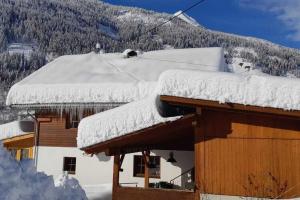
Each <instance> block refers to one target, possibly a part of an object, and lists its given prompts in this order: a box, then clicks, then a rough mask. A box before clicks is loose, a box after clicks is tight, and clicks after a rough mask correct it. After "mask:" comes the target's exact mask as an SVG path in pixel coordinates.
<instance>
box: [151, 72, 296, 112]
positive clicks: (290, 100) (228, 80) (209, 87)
mask: <svg viewBox="0 0 300 200" xmlns="http://www.w3.org/2000/svg"><path fill="white" fill-rule="evenodd" d="M157 90H158V93H159V94H160V95H170V96H178V97H186V98H193V99H203V100H212V101H218V102H220V103H225V102H230V103H238V104H244V105H253V106H260V107H273V108H281V109H285V110H300V80H299V79H296V78H285V77H272V76H258V75H239V74H232V73H226V72H204V71H196V70H170V71H167V72H164V73H163V74H162V75H161V77H160V80H159V83H158V89H157Z"/></svg>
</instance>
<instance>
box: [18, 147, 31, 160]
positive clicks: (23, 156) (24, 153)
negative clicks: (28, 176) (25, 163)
mask: <svg viewBox="0 0 300 200" xmlns="http://www.w3.org/2000/svg"><path fill="white" fill-rule="evenodd" d="M20 156H21V157H20V160H23V159H29V149H21V155H20Z"/></svg>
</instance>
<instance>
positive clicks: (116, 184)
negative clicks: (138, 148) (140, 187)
mask: <svg viewBox="0 0 300 200" xmlns="http://www.w3.org/2000/svg"><path fill="white" fill-rule="evenodd" d="M119 170H120V155H119V154H117V155H115V156H114V166H113V189H112V192H113V193H112V199H113V200H114V199H116V194H117V189H118V187H119V173H120V172H119Z"/></svg>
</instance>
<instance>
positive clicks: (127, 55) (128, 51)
mask: <svg viewBox="0 0 300 200" xmlns="http://www.w3.org/2000/svg"><path fill="white" fill-rule="evenodd" d="M137 55H138V54H137V52H136V51H134V50H132V49H126V50H125V51H124V52H123V56H124V58H131V57H136V56H137Z"/></svg>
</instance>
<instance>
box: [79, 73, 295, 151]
mask: <svg viewBox="0 0 300 200" xmlns="http://www.w3.org/2000/svg"><path fill="white" fill-rule="evenodd" d="M155 92H156V93H157V95H170V96H178V97H185V98H193V99H202V100H211V101H218V102H220V103H225V102H230V103H237V104H244V105H253V106H260V107H273V108H280V109H285V110H300V79H296V78H283V77H272V76H259V75H238V74H232V73H226V72H209V71H200V70H169V71H166V72H164V73H162V74H161V76H160V78H159V81H158V84H157V88H156V91H155ZM176 119H177V118H162V117H161V116H160V115H159V113H158V111H157V108H156V106H155V100H154V97H149V98H147V99H145V100H141V101H137V102H132V103H129V104H126V105H124V106H121V107H118V108H115V109H112V110H109V111H105V112H102V113H99V114H96V115H93V116H90V117H87V118H85V119H83V120H82V121H81V122H80V124H79V129H78V138H77V144H78V147H79V148H83V147H88V146H91V145H94V144H97V143H101V142H103V141H106V140H110V139H113V138H116V137H120V136H122V135H125V134H129V133H132V132H134V131H138V130H141V129H145V128H149V127H151V126H153V125H157V124H160V123H163V122H167V121H173V120H176Z"/></svg>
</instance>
